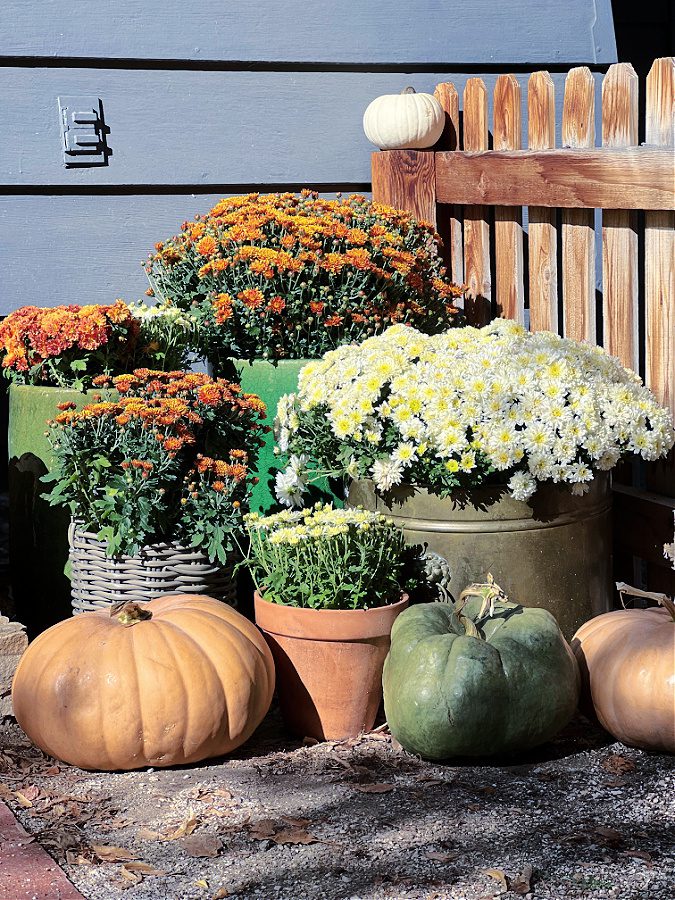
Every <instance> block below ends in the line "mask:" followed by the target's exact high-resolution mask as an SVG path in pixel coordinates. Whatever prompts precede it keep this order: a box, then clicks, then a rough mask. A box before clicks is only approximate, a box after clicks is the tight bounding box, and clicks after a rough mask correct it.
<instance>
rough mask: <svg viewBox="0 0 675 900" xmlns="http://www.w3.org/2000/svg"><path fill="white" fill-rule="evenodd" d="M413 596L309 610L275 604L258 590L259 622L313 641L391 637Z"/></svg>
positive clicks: (265, 627) (277, 631) (266, 627)
mask: <svg viewBox="0 0 675 900" xmlns="http://www.w3.org/2000/svg"><path fill="white" fill-rule="evenodd" d="M409 602H410V598H409V596H408V594H406V593H405V592H401V599H400V600H397V601H396V602H395V603H387V604H386V605H385V606H376V607H373V608H372V609H308V608H305V607H298V606H285V605H284V604H283V603H271V602H270V601H269V600H265V599H264V598H263V597H262V596H261V595H260V593H259V592H258V591H256V592H255V594H254V607H255V621H256V625H257V626H258V627H259V628H261V629H262V630H263V631H266V632H269V633H270V634H278V635H284V636H285V637H296V638H302V639H304V640H309V641H363V640H371V639H372V638H378V637H389V634H390V632H391V627H392V625H393V624H394V620H395V619H396V617H397V616H398V615H399V613H401V612H403V610H404V609H406V607H407V606H408V604H409Z"/></svg>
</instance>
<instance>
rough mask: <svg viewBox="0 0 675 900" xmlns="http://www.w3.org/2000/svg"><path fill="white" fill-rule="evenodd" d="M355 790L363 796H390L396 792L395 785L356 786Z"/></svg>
mask: <svg viewBox="0 0 675 900" xmlns="http://www.w3.org/2000/svg"><path fill="white" fill-rule="evenodd" d="M354 790H355V791H359V792H360V793H361V794H388V793H389V791H393V790H394V785H393V784H355V785H354Z"/></svg>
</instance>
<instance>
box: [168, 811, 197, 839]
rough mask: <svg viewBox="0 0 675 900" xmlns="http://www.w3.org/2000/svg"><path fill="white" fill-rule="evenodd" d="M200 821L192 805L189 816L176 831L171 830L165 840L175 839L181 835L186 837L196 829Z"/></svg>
mask: <svg viewBox="0 0 675 900" xmlns="http://www.w3.org/2000/svg"><path fill="white" fill-rule="evenodd" d="M198 824H199V821H198V819H197V817H196V816H195V814H194V810H193V809H192V807H190V811H189V813H188V814H187V817H186V818H185V819H184V820H183V822H181V824H180V825H179V826H178V828H176V829H175V830H174V831H171V832H170V833H169V834H167V835H166V836H165V837H164V838H163V840H165V841H175V840H177V839H178V838H180V837H186V836H187V835H189V834H192V832H193V831H194V830H195V828H196V827H197V825H198Z"/></svg>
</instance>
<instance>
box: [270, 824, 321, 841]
mask: <svg viewBox="0 0 675 900" xmlns="http://www.w3.org/2000/svg"><path fill="white" fill-rule="evenodd" d="M272 840H273V841H274V843H275V844H319V843H321V841H320V840H319V838H317V837H314V835H313V834H310V833H309V831H305V829H304V828H293V827H289V828H282V829H281V831H278V832H277V833H276V834H274V835H272Z"/></svg>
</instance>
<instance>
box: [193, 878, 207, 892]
mask: <svg viewBox="0 0 675 900" xmlns="http://www.w3.org/2000/svg"><path fill="white" fill-rule="evenodd" d="M194 885H195V887H200V888H204V890H206V889H208V886H209V883H208V881H207V880H206V878H198V879H197V880H196V881H195V882H194Z"/></svg>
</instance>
